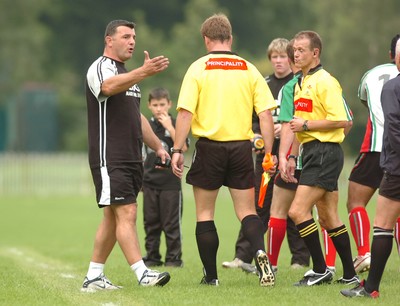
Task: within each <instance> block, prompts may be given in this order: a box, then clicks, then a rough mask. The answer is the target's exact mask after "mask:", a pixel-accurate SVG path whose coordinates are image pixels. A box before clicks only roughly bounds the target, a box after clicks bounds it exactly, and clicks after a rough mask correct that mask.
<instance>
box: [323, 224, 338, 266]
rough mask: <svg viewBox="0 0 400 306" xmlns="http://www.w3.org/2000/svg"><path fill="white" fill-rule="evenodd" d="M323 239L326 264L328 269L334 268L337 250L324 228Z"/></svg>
mask: <svg viewBox="0 0 400 306" xmlns="http://www.w3.org/2000/svg"><path fill="white" fill-rule="evenodd" d="M321 232H322V238H323V240H324V248H325V262H326V265H327V266H328V267H334V266H335V264H336V248H335V245H334V244H333V241H332V239H331V237H329V235H328V233H327V232H326V230H325V229H324V228H322V227H321Z"/></svg>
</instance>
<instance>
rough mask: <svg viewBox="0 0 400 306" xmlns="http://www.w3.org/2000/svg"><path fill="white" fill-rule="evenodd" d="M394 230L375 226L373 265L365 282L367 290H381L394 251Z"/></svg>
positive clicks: (372, 246)
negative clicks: (388, 261) (384, 272)
mask: <svg viewBox="0 0 400 306" xmlns="http://www.w3.org/2000/svg"><path fill="white" fill-rule="evenodd" d="M392 247H393V230H386V229H383V228H380V227H374V237H373V239H372V245H371V267H370V269H369V273H368V278H367V281H366V282H365V290H366V291H367V292H369V293H371V292H373V291H379V284H380V283H381V279H382V275H383V271H384V270H385V266H386V262H387V260H388V258H389V256H390V253H391V252H392Z"/></svg>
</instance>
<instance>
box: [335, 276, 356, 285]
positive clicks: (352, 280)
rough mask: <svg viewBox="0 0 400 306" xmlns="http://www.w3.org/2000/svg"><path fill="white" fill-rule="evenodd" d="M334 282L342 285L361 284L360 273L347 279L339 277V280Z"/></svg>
mask: <svg viewBox="0 0 400 306" xmlns="http://www.w3.org/2000/svg"><path fill="white" fill-rule="evenodd" d="M333 283H334V284H341V285H359V284H360V278H359V277H358V275H356V276H353V277H352V278H350V279H346V278H343V277H341V278H339V279H337V280H335V281H334V282H333Z"/></svg>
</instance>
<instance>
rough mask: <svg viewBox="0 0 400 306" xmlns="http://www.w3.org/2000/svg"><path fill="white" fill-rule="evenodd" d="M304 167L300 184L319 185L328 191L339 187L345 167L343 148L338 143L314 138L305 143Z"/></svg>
mask: <svg viewBox="0 0 400 306" xmlns="http://www.w3.org/2000/svg"><path fill="white" fill-rule="evenodd" d="M302 160H303V169H302V171H301V175H300V181H299V185H307V186H317V187H321V188H323V189H325V190H327V191H334V190H337V188H338V179H339V175H340V172H341V171H342V168H343V162H344V157H343V150H342V148H341V146H340V144H338V143H333V142H320V141H318V140H314V141H311V142H307V143H305V144H303V154H302Z"/></svg>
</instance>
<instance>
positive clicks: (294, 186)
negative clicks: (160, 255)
mask: <svg viewBox="0 0 400 306" xmlns="http://www.w3.org/2000/svg"><path fill="white" fill-rule="evenodd" d="M300 174H301V170H295V171H294V177H295V178H296V179H297V181H299V179H300ZM274 184H275V185H276V186H278V187H281V188H284V189H288V190H293V191H295V190H296V189H297V186H298V183H287V182H285V181H284V180H283V179H282V177H281V173H280V172H278V174H277V175H276V176H275V181H274Z"/></svg>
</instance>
